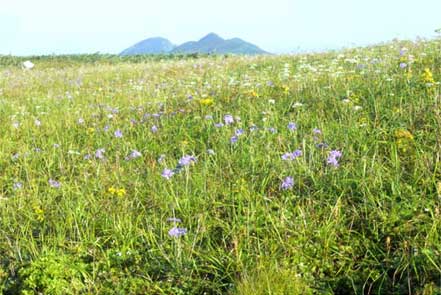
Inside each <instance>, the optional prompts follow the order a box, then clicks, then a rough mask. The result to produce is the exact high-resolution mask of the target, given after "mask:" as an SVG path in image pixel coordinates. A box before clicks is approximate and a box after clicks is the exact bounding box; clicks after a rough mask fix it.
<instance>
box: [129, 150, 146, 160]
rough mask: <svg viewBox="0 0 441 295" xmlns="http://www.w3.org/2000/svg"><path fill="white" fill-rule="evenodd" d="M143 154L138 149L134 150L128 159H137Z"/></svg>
mask: <svg viewBox="0 0 441 295" xmlns="http://www.w3.org/2000/svg"><path fill="white" fill-rule="evenodd" d="M141 156H142V154H141V153H140V152H138V151H137V150H133V151H132V152H131V153H130V155H128V156H127V157H126V160H127V161H128V160H132V159H136V158H139V157H141Z"/></svg>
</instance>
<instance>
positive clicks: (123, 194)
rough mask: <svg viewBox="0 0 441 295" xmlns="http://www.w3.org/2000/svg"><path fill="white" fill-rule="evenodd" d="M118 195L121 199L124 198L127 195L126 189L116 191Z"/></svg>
mask: <svg viewBox="0 0 441 295" xmlns="http://www.w3.org/2000/svg"><path fill="white" fill-rule="evenodd" d="M116 195H117V196H118V197H120V198H122V197H124V196H125V195H126V190H125V189H124V188H120V189H118V190H116Z"/></svg>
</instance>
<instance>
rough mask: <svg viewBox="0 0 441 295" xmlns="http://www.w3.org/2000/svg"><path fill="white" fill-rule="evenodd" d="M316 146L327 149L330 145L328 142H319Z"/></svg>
mask: <svg viewBox="0 0 441 295" xmlns="http://www.w3.org/2000/svg"><path fill="white" fill-rule="evenodd" d="M315 146H316V147H317V148H319V149H325V148H327V147H328V144H327V143H326V142H321V143H317V144H316V145H315Z"/></svg>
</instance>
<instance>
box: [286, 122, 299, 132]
mask: <svg viewBox="0 0 441 295" xmlns="http://www.w3.org/2000/svg"><path fill="white" fill-rule="evenodd" d="M288 129H289V130H291V131H294V130H297V124H296V123H294V122H289V123H288Z"/></svg>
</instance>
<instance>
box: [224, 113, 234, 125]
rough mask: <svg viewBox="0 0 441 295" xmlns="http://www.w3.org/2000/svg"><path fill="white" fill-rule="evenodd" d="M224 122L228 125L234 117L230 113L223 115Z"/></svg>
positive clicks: (232, 121)
mask: <svg viewBox="0 0 441 295" xmlns="http://www.w3.org/2000/svg"><path fill="white" fill-rule="evenodd" d="M224 122H225V124H226V125H230V124H233V123H234V118H233V116H232V115H225V116H224Z"/></svg>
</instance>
